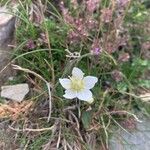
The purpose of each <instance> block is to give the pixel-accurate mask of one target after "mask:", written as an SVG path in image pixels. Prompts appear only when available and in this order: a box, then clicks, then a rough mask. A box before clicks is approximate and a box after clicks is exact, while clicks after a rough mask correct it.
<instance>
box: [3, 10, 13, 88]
mask: <svg viewBox="0 0 150 150" xmlns="http://www.w3.org/2000/svg"><path fill="white" fill-rule="evenodd" d="M14 31H15V17H14V16H13V15H11V13H10V12H9V11H8V10H7V9H6V8H4V7H0V86H1V85H2V84H3V83H4V82H5V80H7V79H8V77H9V76H10V75H11V76H12V69H11V66H7V65H8V63H9V62H10V58H11V54H12V49H11V48H10V46H9V45H12V44H13V36H14ZM5 66H7V67H6V69H4V67H5Z"/></svg>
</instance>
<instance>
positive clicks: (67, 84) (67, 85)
mask: <svg viewBox="0 0 150 150" xmlns="http://www.w3.org/2000/svg"><path fill="white" fill-rule="evenodd" d="M59 82H60V84H61V85H62V87H63V88H65V89H70V88H71V81H70V79H67V78H64V79H59Z"/></svg>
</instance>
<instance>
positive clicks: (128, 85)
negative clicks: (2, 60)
mask: <svg viewBox="0 0 150 150" xmlns="http://www.w3.org/2000/svg"><path fill="white" fill-rule="evenodd" d="M0 5H1V6H7V7H8V8H10V9H12V8H14V10H15V11H14V10H13V12H15V15H16V17H17V24H16V36H15V41H16V44H15V45H14V53H13V56H12V62H14V61H15V62H16V63H15V64H17V65H18V66H17V67H15V69H17V70H18V72H17V75H16V76H15V77H14V79H13V80H12V81H8V82H7V84H16V83H28V84H29V85H30V94H29V95H28V97H27V98H26V100H24V101H23V102H22V103H19V104H18V103H15V104H14V103H13V104H12V102H10V103H8V104H7V105H9V106H10V107H11V109H13V112H12V111H8V110H7V113H5V112H3V115H1V118H2V119H1V121H2V124H4V125H5V127H6V130H5V132H4V133H5V136H3V135H2V137H1V139H2V141H3V147H5V149H9V147H11V148H12V147H13V148H12V149H17V148H21V149H32V150H41V149H43V150H52V149H70V150H71V149H73V150H74V149H75V150H84V149H87V150H94V149H95V150H97V149H104V150H105V149H108V147H109V144H108V143H109V138H110V137H111V135H112V134H113V133H114V130H113V129H114V128H116V127H119V128H122V129H123V130H128V129H134V127H135V125H136V122H137V121H139V120H138V118H137V117H138V115H139V114H144V115H147V116H149V112H150V109H149V107H150V106H149V105H150V104H149V102H148V101H147V100H145V99H142V98H141V97H140V95H143V94H146V93H149V92H150V80H149V75H150V74H149V69H150V60H149V58H150V57H149V56H150V51H149V50H150V36H149V35H150V15H149V13H150V10H149V8H150V2H149V0H81V1H77V0H62V1H60V0H15V1H9V0H1V3H0ZM74 66H77V67H78V68H80V69H81V70H83V71H84V72H85V74H86V75H93V76H96V77H98V79H99V81H98V83H97V85H96V86H95V87H94V89H93V91H92V92H93V94H94V102H93V103H92V104H91V105H90V104H87V103H86V102H82V101H81V102H79V101H76V100H66V99H65V98H63V93H64V90H63V88H62V87H61V85H60V84H59V82H58V81H59V78H61V77H67V76H68V75H70V72H71V71H72V68H73V67H74ZM48 85H50V87H49V86H48ZM47 87H48V89H47ZM49 89H50V93H48V90H49ZM1 104H2V106H3V99H1ZM79 105H80V107H79ZM5 111H6V110H5ZM79 113H81V115H79ZM8 135H9V136H8ZM10 135H11V136H10ZM0 136H1V135H0ZM6 147H8V148H6Z"/></svg>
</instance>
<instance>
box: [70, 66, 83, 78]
mask: <svg viewBox="0 0 150 150" xmlns="http://www.w3.org/2000/svg"><path fill="white" fill-rule="evenodd" d="M72 76H73V77H75V78H78V79H82V78H83V76H84V73H83V72H82V70H81V69H79V68H77V67H74V68H73V70H72Z"/></svg>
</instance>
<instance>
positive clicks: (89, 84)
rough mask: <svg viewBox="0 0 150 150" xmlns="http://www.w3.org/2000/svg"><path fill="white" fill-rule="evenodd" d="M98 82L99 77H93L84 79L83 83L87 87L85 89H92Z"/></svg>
mask: <svg viewBox="0 0 150 150" xmlns="http://www.w3.org/2000/svg"><path fill="white" fill-rule="evenodd" d="M97 81H98V78H97V77H93V76H86V77H84V78H83V82H84V85H85V89H92V88H93V87H94V85H95V83H96V82H97Z"/></svg>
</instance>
